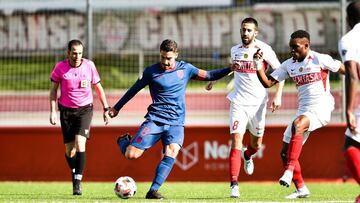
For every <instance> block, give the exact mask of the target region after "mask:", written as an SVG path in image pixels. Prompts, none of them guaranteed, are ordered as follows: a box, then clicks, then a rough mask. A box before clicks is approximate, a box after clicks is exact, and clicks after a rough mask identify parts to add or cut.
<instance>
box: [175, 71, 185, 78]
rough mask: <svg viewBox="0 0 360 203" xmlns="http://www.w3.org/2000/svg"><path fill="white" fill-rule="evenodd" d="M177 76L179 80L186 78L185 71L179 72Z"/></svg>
mask: <svg viewBox="0 0 360 203" xmlns="http://www.w3.org/2000/svg"><path fill="white" fill-rule="evenodd" d="M176 74H177V76H178V78H180V79H182V78H183V77H184V70H178V71H176Z"/></svg>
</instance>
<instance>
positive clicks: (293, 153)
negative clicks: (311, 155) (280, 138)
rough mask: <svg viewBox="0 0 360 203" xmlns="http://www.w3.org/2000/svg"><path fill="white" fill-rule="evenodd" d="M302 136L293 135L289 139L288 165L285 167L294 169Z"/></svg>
mask: <svg viewBox="0 0 360 203" xmlns="http://www.w3.org/2000/svg"><path fill="white" fill-rule="evenodd" d="M302 140H303V137H302V136H301V135H293V136H292V137H291V139H290V143H289V149H288V165H287V169H288V170H291V171H294V169H295V165H296V162H297V161H298V160H299V156H300V152H301V148H302Z"/></svg>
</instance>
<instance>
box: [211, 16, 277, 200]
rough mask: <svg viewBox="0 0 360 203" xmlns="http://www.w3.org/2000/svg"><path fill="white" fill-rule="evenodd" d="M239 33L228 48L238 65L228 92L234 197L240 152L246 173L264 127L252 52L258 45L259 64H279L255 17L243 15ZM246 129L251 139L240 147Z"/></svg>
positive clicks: (261, 96) (262, 101)
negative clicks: (261, 59)
mask: <svg viewBox="0 0 360 203" xmlns="http://www.w3.org/2000/svg"><path fill="white" fill-rule="evenodd" d="M240 34H241V39H242V42H241V43H240V44H238V45H236V46H233V47H232V48H231V60H232V62H233V63H235V64H236V65H237V68H236V69H235V71H234V82H235V85H234V89H233V91H231V92H230V93H229V94H228V96H227V98H228V99H229V100H230V102H231V104H230V134H231V150H230V155H229V172H230V196H231V197H234V198H237V197H239V196H240V193H239V186H238V177H239V173H240V167H241V156H242V158H243V159H244V171H245V173H246V174H248V175H251V174H252V173H253V171H254V164H253V160H252V155H254V154H255V153H256V152H257V151H258V149H259V148H260V147H261V144H262V140H263V135H264V128H265V114H266V106H267V101H268V94H267V91H266V89H265V88H264V87H263V86H262V84H261V83H260V82H259V80H258V78H257V76H256V68H255V64H254V60H253V56H254V54H255V52H256V51H257V50H258V49H259V48H260V49H262V50H263V51H264V63H263V64H262V66H264V68H267V67H268V66H271V68H272V69H276V68H278V67H279V65H280V62H279V60H278V59H277V56H276V54H275V52H274V51H273V50H272V48H271V47H270V46H269V45H267V44H265V43H264V42H262V41H260V40H257V39H256V36H257V34H258V23H257V21H256V20H255V19H254V18H245V19H244V20H243V21H242V23H241V30H240ZM210 85H211V83H210ZM283 85H284V83H283V82H282V83H279V84H278V85H277V91H276V93H275V97H274V100H273V102H272V105H271V108H272V109H273V111H275V110H276V109H277V108H278V107H279V106H280V105H281V94H282V87H283ZM247 129H248V130H249V132H250V143H248V145H247V147H246V148H243V136H244V134H245V132H246V130H247Z"/></svg>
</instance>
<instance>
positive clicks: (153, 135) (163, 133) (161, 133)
mask: <svg viewBox="0 0 360 203" xmlns="http://www.w3.org/2000/svg"><path fill="white" fill-rule="evenodd" d="M159 140H161V142H162V145H163V146H166V145H169V144H173V143H176V144H179V145H180V147H182V145H183V143H184V126H181V125H168V124H163V123H159V122H156V121H151V120H146V121H144V123H142V124H141V126H140V129H139V130H138V132H137V134H136V135H135V137H134V138H133V139H132V140H131V143H130V144H131V145H132V146H134V147H136V148H139V149H142V150H146V149H149V148H150V147H152V146H154V145H155V144H156V143H157V142H158V141H159Z"/></svg>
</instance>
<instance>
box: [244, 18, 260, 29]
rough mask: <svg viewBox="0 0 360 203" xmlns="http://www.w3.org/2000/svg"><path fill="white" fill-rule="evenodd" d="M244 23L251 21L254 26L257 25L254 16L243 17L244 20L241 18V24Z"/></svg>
mask: <svg viewBox="0 0 360 203" xmlns="http://www.w3.org/2000/svg"><path fill="white" fill-rule="evenodd" d="M244 23H252V24H254V25H255V27H256V28H257V27H258V22H257V20H255V18H252V17H248V18H245V19H244V20H242V22H241V25H242V24H244Z"/></svg>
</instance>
